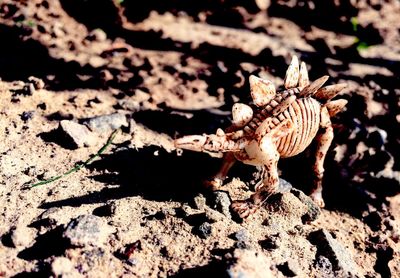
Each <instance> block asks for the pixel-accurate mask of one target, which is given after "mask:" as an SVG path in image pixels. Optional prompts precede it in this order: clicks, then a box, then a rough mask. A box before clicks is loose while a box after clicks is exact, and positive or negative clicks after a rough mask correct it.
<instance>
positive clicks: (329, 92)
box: [314, 83, 347, 101]
mask: <svg viewBox="0 0 400 278" xmlns="http://www.w3.org/2000/svg"><path fill="white" fill-rule="evenodd" d="M346 86H347V84H345V83H341V84H335V85H329V86H325V87H323V88H321V89H319V90H318V91H317V92H316V93H315V95H314V97H315V98H316V99H318V100H321V101H328V100H330V99H331V98H333V97H335V96H336V95H337V94H338V93H340V91H342V90H343V89H344V88H346Z"/></svg>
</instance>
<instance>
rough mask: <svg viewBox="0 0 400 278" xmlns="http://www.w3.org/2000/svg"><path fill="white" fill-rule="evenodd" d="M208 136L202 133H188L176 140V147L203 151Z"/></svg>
mask: <svg viewBox="0 0 400 278" xmlns="http://www.w3.org/2000/svg"><path fill="white" fill-rule="evenodd" d="M206 140H207V138H206V137H205V136H201V135H188V136H184V137H182V138H179V139H176V140H175V148H179V149H186V150H191V151H197V152H201V151H203V146H204V144H205V143H206Z"/></svg>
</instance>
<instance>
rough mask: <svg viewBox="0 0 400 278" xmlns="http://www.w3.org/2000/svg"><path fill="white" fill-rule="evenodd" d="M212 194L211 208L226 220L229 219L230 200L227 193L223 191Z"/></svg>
mask: <svg viewBox="0 0 400 278" xmlns="http://www.w3.org/2000/svg"><path fill="white" fill-rule="evenodd" d="M212 194H213V203H212V206H211V208H212V209H215V210H217V211H219V212H221V213H222V214H223V215H225V216H226V217H228V218H231V213H230V206H231V199H230V197H229V195H228V193H226V192H223V191H215V192H213V193H212Z"/></svg>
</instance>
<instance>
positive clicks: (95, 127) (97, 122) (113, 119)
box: [84, 113, 128, 133]
mask: <svg viewBox="0 0 400 278" xmlns="http://www.w3.org/2000/svg"><path fill="white" fill-rule="evenodd" d="M84 124H85V125H86V126H87V127H89V129H90V130H91V131H94V132H98V133H107V132H110V131H113V130H116V129H118V128H120V127H122V126H128V121H127V120H126V117H125V115H123V114H119V113H114V114H110V115H104V116H98V117H94V118H91V119H88V120H86V121H85V122H84Z"/></svg>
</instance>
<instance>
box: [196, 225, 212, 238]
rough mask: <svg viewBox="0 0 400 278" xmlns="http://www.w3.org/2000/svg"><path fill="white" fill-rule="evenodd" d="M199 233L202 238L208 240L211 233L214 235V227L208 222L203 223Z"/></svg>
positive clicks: (198, 230) (198, 229)
mask: <svg viewBox="0 0 400 278" xmlns="http://www.w3.org/2000/svg"><path fill="white" fill-rule="evenodd" d="M197 233H198V235H199V236H200V237H201V238H208V237H209V236H210V235H211V233H212V226H211V224H210V223H208V222H204V223H202V224H201V225H200V226H199V227H198V228H197Z"/></svg>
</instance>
